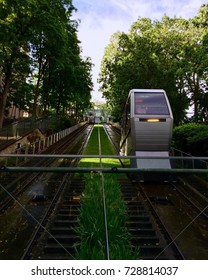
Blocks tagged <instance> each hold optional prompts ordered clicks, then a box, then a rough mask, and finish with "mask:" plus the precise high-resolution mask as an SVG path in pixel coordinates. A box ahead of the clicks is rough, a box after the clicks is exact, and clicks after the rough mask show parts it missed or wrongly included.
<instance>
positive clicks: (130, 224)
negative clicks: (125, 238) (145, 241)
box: [126, 221, 152, 229]
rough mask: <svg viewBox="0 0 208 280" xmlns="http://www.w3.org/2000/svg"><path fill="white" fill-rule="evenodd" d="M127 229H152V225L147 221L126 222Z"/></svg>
mask: <svg viewBox="0 0 208 280" xmlns="http://www.w3.org/2000/svg"><path fill="white" fill-rule="evenodd" d="M126 225H127V228H146V229H147V228H152V223H151V222H149V221H143V222H142V221H127V223H126Z"/></svg>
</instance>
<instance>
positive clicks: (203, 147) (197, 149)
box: [173, 123, 208, 156]
mask: <svg viewBox="0 0 208 280" xmlns="http://www.w3.org/2000/svg"><path fill="white" fill-rule="evenodd" d="M207 143H208V126H207V125H205V124H197V123H189V124H186V125H181V126H178V127H176V128H174V130H173V146H174V148H176V149H178V150H181V151H183V152H186V153H190V154H192V155H194V156H208V144H207Z"/></svg>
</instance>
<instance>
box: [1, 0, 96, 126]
mask: <svg viewBox="0 0 208 280" xmlns="http://www.w3.org/2000/svg"><path fill="white" fill-rule="evenodd" d="M0 9H1V14H0V127H1V125H2V121H3V117H4V112H5V108H6V102H7V98H8V97H9V98H8V102H7V105H8V106H9V103H10V102H11V101H13V103H14V104H16V105H17V106H18V107H19V108H21V109H26V108H27V107H29V111H31V112H32V113H33V116H36V112H37V107H38V106H40V105H41V106H42V110H43V111H44V113H45V114H47V112H48V111H49V110H51V109H56V112H57V113H58V114H60V113H61V114H62V113H63V114H65V113H67V112H68V111H70V110H71V108H72V107H73V108H75V112H76V113H77V114H78V112H79V111H80V110H82V109H83V108H86V107H88V106H89V104H90V98H91V95H90V92H91V89H92V81H91V67H92V63H91V61H90V59H89V58H86V59H82V58H81V49H80V46H79V43H80V42H79V41H78V38H77V27H78V23H77V22H75V21H73V20H72V19H71V17H72V12H74V11H75V10H76V9H75V7H74V6H73V4H72V1H71V0H64V1H63V0H43V1H40V0H32V1H31V0H24V1H23V0H19V1H16V0H15V1H14V0H13V1H11V0H7V1H4V0H0ZM20 99H21V102H19V100H20ZM20 103H21V104H20Z"/></svg>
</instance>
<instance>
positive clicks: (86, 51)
mask: <svg viewBox="0 0 208 280" xmlns="http://www.w3.org/2000/svg"><path fill="white" fill-rule="evenodd" d="M203 3H204V0H160V1H155V0H102V1H98V0H74V1H73V4H74V6H75V7H76V8H77V9H78V12H77V13H76V14H75V15H74V17H75V18H79V19H80V20H81V23H80V26H79V28H78V31H79V32H78V36H79V39H80V41H81V46H82V49H83V55H84V56H90V57H91V58H92V62H93V63H94V64H95V67H94V69H93V83H94V93H93V99H98V100H100V99H101V94H100V93H98V87H99V86H98V84H97V78H98V73H99V71H100V63H101V59H102V56H103V54H104V49H105V47H106V46H107V44H108V43H109V39H110V36H111V35H112V34H113V33H115V32H117V31H123V32H127V31H128V30H129V28H130V26H131V24H132V23H133V22H135V21H136V20H137V19H138V17H148V18H152V19H158V20H160V19H161V18H162V16H164V14H166V15H168V16H170V17H173V16H177V17H180V16H181V17H184V18H190V17H193V16H195V15H197V12H198V10H199V8H200V6H201V5H202V4H203Z"/></svg>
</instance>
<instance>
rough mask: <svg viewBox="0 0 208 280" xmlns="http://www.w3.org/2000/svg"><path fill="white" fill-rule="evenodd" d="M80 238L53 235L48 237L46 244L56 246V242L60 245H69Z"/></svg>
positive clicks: (72, 235)
mask: <svg viewBox="0 0 208 280" xmlns="http://www.w3.org/2000/svg"><path fill="white" fill-rule="evenodd" d="M79 240H80V238H79V237H78V236H77V235H75V234H70V235H69V234H54V235H53V236H49V237H48V244H54V243H55V244H56V243H57V241H58V242H59V243H61V244H62V245H66V244H68V245H70V244H74V243H75V242H77V241H79Z"/></svg>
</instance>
